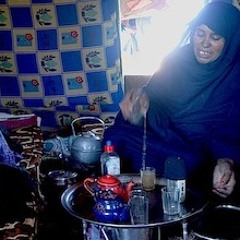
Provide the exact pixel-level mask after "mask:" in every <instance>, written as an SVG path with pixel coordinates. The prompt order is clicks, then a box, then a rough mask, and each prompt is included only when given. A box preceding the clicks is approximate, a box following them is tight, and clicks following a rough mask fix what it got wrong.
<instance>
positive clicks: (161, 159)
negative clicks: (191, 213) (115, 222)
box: [104, 1, 240, 181]
mask: <svg viewBox="0 0 240 240" xmlns="http://www.w3.org/2000/svg"><path fill="white" fill-rule="evenodd" d="M184 43H185V44H182V45H181V46H180V47H179V48H177V49H175V50H174V51H173V52H172V53H170V54H169V55H168V56H167V57H166V58H165V60H164V62H163V64H162V65H161V67H160V68H159V70H158V71H157V72H156V73H155V74H154V75H153V77H152V78H151V79H150V81H149V82H148V83H147V84H146V85H145V86H144V87H143V88H141V89H138V90H137V91H131V92H129V93H126V95H125V98H124V99H123V101H122V104H121V112H119V114H118V116H117V118H116V121H115V124H114V126H112V127H110V128H108V129H106V131H105V134H104V141H106V140H111V141H112V142H113V144H114V145H115V149H116V152H117V153H118V154H119V155H120V158H121V159H122V170H123V171H127V172H129V171H131V172H139V169H140V168H141V167H142V154H143V151H142V149H143V145H144V144H143V138H144V137H143V136H144V135H143V132H144V127H143V126H144V124H143V122H144V121H143V119H144V117H146V124H147V130H146V156H145V161H146V166H153V167H155V168H156V170H157V173H158V175H159V176H163V175H164V163H165V160H166V159H167V158H168V157H171V156H178V157H181V158H183V159H184V160H185V165H186V170H187V171H186V172H187V177H188V178H189V179H196V178H197V180H198V181H199V177H201V178H205V179H206V176H209V177H211V176H212V174H211V171H212V170H213V167H214V166H215V165H216V163H217V162H218V160H219V159H220V160H221V161H220V162H222V159H227V162H229V163H231V164H230V165H232V162H233V161H234V162H236V163H240V109H239V108H238V106H239V104H240V12H239V11H238V9H237V8H235V7H234V6H233V5H232V4H229V3H225V2H220V1H216V2H211V3H209V4H207V5H206V6H205V7H204V8H203V9H202V11H201V12H200V13H199V15H198V16H197V17H196V18H195V19H194V20H193V21H192V22H191V23H190V24H189V29H188V32H187V34H186V37H185V39H184ZM206 166H207V167H206ZM196 173H198V174H197V175H196Z"/></svg>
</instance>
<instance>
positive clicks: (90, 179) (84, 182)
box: [83, 178, 96, 195]
mask: <svg viewBox="0 0 240 240" xmlns="http://www.w3.org/2000/svg"><path fill="white" fill-rule="evenodd" d="M95 181H96V180H95V179H94V178H86V179H85V180H84V181H83V186H84V187H85V189H86V190H87V191H88V192H89V193H90V194H91V195H94V191H93V189H92V188H91V186H90V185H89V184H90V183H94V182H95Z"/></svg>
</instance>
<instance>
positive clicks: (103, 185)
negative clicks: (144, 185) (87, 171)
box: [83, 174, 135, 202]
mask: <svg viewBox="0 0 240 240" xmlns="http://www.w3.org/2000/svg"><path fill="white" fill-rule="evenodd" d="M93 183H96V184H97V186H96V185H95V187H96V188H95V189H94V187H93ZM83 185H84V187H85V188H86V190H87V191H88V192H89V193H90V194H91V195H93V196H94V195H95V192H96V191H97V192H98V191H99V190H111V191H113V192H114V193H116V194H117V195H119V196H120V197H121V198H122V199H123V200H124V201H125V202H128V197H129V192H131V190H132V188H133V186H134V185H135V183H134V182H133V181H130V182H129V183H128V184H127V185H126V187H124V186H123V185H122V184H121V182H120V180H119V179H118V178H116V177H114V176H112V175H109V174H107V175H105V176H101V177H99V178H97V179H94V178H86V179H85V180H84V181H83Z"/></svg>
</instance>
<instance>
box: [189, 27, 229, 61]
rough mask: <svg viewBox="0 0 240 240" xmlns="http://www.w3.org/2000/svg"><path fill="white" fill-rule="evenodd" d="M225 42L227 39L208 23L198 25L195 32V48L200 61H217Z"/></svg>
mask: <svg viewBox="0 0 240 240" xmlns="http://www.w3.org/2000/svg"><path fill="white" fill-rule="evenodd" d="M224 44H225V39H224V38H223V37H222V36H220V35H218V34H216V33H214V32H213V31H212V30H211V29H210V28H209V27H208V26H206V25H200V26H198V27H196V29H195V31H194V33H193V49H194V54H195V57H196V59H197V61H198V62H199V63H202V64H207V63H211V62H213V61H215V60H216V59H217V58H218V57H219V56H220V55H221V53H222V50H223V48H224Z"/></svg>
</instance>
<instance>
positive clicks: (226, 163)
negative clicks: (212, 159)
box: [213, 158, 236, 198]
mask: <svg viewBox="0 0 240 240" xmlns="http://www.w3.org/2000/svg"><path fill="white" fill-rule="evenodd" d="M232 166H233V160H231V159H229V158H220V159H218V161H217V165H216V166H215V169H214V172H213V192H214V193H216V194H217V195H219V196H220V197H223V198H226V197H227V196H229V195H230V194H231V193H232V191H233V189H234V186H235V184H236V179H235V173H234V171H233V169H232Z"/></svg>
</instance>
